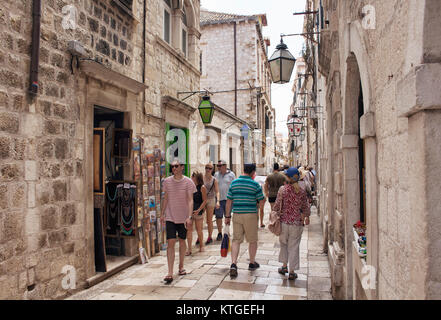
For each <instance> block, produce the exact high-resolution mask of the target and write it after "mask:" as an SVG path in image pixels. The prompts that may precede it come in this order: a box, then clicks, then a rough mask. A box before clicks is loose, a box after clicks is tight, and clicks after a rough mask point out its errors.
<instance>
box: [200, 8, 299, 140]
mask: <svg viewBox="0 0 441 320" xmlns="http://www.w3.org/2000/svg"><path fill="white" fill-rule="evenodd" d="M201 6H202V7H203V8H205V9H207V10H210V11H216V12H223V13H232V14H243V15H253V14H263V13H265V14H266V19H267V24H268V25H267V26H266V27H263V36H264V37H268V38H269V39H270V42H271V46H270V47H269V48H268V56H269V57H270V56H271V55H272V54H273V52H274V51H275V48H276V46H277V45H278V44H279V43H280V34H282V33H283V34H291V33H301V32H302V31H303V17H304V16H303V15H298V16H294V15H293V13H294V12H303V11H305V0H201ZM283 42H284V43H285V44H286V45H287V46H288V50H289V51H290V52H291V54H292V55H293V56H294V57H295V58H297V57H299V56H300V51H301V50H302V47H303V43H304V40H303V37H301V36H291V37H284V38H283ZM294 74H295V72H293V75H294ZM293 79H294V76H291V82H289V83H286V84H272V87H271V91H272V93H271V96H272V97H271V104H272V106H273V108H274V109H275V110H276V132H280V133H282V134H283V135H284V136H288V129H287V127H286V121H287V117H288V114H289V108H290V105H291V103H292V97H293V93H292V91H291V88H292V82H293Z"/></svg>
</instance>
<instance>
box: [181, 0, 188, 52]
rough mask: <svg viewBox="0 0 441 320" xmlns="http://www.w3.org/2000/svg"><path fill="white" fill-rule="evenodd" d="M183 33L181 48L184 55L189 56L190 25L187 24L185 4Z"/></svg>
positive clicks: (183, 9)
mask: <svg viewBox="0 0 441 320" xmlns="http://www.w3.org/2000/svg"><path fill="white" fill-rule="evenodd" d="M182 12H183V13H182V35H181V37H182V38H181V49H182V52H183V53H184V56H186V57H187V54H188V25H187V12H186V10H185V5H184V7H183V8H182Z"/></svg>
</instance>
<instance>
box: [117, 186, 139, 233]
mask: <svg viewBox="0 0 441 320" xmlns="http://www.w3.org/2000/svg"><path fill="white" fill-rule="evenodd" d="M135 199H136V185H130V184H124V188H123V189H122V192H121V201H120V203H121V224H120V226H121V233H122V234H123V235H126V236H132V235H134V233H135V232H134V231H135V227H136V226H135V223H134V221H135V212H136V211H135Z"/></svg>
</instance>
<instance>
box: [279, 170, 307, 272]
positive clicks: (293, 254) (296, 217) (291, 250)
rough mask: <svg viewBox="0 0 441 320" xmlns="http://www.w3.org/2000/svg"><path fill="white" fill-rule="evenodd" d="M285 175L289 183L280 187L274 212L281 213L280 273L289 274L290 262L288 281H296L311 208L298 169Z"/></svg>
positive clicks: (287, 171)
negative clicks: (301, 246) (302, 241)
mask: <svg viewBox="0 0 441 320" xmlns="http://www.w3.org/2000/svg"><path fill="white" fill-rule="evenodd" d="M285 174H286V175H287V177H288V183H287V184H285V185H284V186H281V187H280V189H279V192H278V193H277V199H276V203H275V205H274V211H276V212H279V214H280V222H281V225H282V232H281V234H280V236H279V241H280V254H279V262H282V263H283V266H282V267H281V268H279V273H281V274H286V273H288V262H289V276H288V279H289V280H295V279H296V278H297V274H296V273H295V272H294V270H298V269H300V240H301V239H302V233H303V226H304V225H308V224H309V215H310V208H309V203H308V197H307V194H306V192H305V191H304V190H303V189H302V188H300V186H299V184H298V181H299V177H300V174H299V171H298V170H297V168H294V167H292V168H289V169H288V170H286V171H285Z"/></svg>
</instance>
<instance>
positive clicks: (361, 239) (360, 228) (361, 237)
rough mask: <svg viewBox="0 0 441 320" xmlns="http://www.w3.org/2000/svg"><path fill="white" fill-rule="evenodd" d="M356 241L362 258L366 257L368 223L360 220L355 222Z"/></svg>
mask: <svg viewBox="0 0 441 320" xmlns="http://www.w3.org/2000/svg"><path fill="white" fill-rule="evenodd" d="M353 230H354V242H355V246H356V247H357V250H358V255H359V256H360V257H362V258H366V255H367V250H366V243H367V242H366V224H364V223H362V222H361V221H358V222H357V223H356V224H354V228H353Z"/></svg>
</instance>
